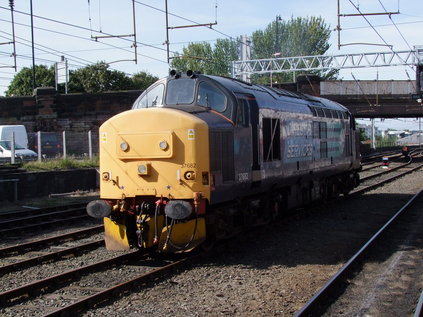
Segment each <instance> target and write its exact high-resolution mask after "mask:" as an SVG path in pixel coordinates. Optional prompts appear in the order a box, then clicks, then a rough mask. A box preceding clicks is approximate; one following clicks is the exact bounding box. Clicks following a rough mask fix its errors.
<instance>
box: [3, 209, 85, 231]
mask: <svg viewBox="0 0 423 317" xmlns="http://www.w3.org/2000/svg"><path fill="white" fill-rule="evenodd" d="M84 212H85V208H76V209H68V210H61V211H53V212H49V213H45V214H42V215H35V216H26V217H19V218H14V219H11V220H5V221H1V222H0V228H4V229H6V228H11V227H14V226H16V225H20V224H21V223H22V222H32V223H34V222H36V221H44V220H45V219H51V218H56V219H57V218H61V217H63V216H64V217H67V216H68V215H75V214H82V213H84Z"/></svg>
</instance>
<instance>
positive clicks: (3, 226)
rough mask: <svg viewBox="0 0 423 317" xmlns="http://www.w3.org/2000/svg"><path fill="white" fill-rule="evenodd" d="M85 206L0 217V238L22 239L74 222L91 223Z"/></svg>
mask: <svg viewBox="0 0 423 317" xmlns="http://www.w3.org/2000/svg"><path fill="white" fill-rule="evenodd" d="M85 206H86V204H78V205H77V206H70V207H69V206H61V207H54V208H45V209H37V210H29V211H28V213H27V212H26V211H19V212H16V213H14V212H9V213H3V214H1V215H0V219H2V218H3V219H2V220H0V237H8V238H10V237H14V236H16V237H22V236H23V235H27V234H28V233H30V234H33V232H34V231H39V230H43V229H46V228H54V227H57V226H68V225H69V224H71V223H75V222H88V223H89V222H92V218H91V217H89V216H88V215H87V214H86V210H85Z"/></svg>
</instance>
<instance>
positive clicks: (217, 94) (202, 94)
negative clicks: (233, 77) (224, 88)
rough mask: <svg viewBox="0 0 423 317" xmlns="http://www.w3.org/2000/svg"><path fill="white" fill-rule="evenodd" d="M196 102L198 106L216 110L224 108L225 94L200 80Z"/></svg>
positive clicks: (221, 110)
mask: <svg viewBox="0 0 423 317" xmlns="http://www.w3.org/2000/svg"><path fill="white" fill-rule="evenodd" d="M197 102H198V104H199V105H200V106H204V107H208V108H211V109H213V110H216V111H218V112H223V111H225V109H226V96H225V95H224V94H223V93H222V92H221V91H220V90H219V89H217V88H216V87H214V86H212V85H210V84H208V83H205V82H202V83H200V85H199V87H198V96H197Z"/></svg>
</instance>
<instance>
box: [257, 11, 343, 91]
mask: <svg viewBox="0 0 423 317" xmlns="http://www.w3.org/2000/svg"><path fill="white" fill-rule="evenodd" d="M330 34H331V29H330V28H329V26H328V25H327V24H326V23H325V22H324V20H323V19H322V18H321V17H310V18H302V17H297V18H293V17H292V18H291V19H290V20H288V21H284V20H282V21H273V22H271V23H270V24H269V25H268V26H267V28H266V29H265V30H258V31H256V32H254V33H253V35H252V42H253V49H252V58H253V59H269V58H272V57H276V54H277V57H291V56H310V55H323V54H324V53H325V52H326V51H327V50H328V49H329V46H330V45H329V43H328V41H329V37H330ZM299 66H301V65H299ZM337 73H338V71H337V70H335V71H333V70H332V71H325V72H312V74H316V75H319V76H320V77H322V78H324V79H335V78H336V74H337ZM292 77H293V76H292V73H287V74H283V73H282V74H280V73H279V74H273V81H278V82H289V81H292ZM253 79H254V81H256V82H257V81H259V82H262V83H268V82H269V80H270V79H269V75H266V76H264V75H260V76H254V78H253Z"/></svg>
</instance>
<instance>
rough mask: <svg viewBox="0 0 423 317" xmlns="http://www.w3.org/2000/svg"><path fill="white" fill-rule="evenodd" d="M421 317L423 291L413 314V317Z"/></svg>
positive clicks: (422, 312) (422, 311)
mask: <svg viewBox="0 0 423 317" xmlns="http://www.w3.org/2000/svg"><path fill="white" fill-rule="evenodd" d="M421 316H423V291H422V293H421V294H420V299H419V302H418V303H417V306H416V310H415V312H414V317H421Z"/></svg>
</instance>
